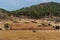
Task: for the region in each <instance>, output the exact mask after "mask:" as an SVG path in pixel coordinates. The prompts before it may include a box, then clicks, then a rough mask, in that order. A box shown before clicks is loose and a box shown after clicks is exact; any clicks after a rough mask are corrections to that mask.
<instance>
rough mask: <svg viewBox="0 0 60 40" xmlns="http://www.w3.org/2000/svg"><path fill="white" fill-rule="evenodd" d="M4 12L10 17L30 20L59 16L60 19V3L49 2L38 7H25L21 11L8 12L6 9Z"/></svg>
mask: <svg viewBox="0 0 60 40" xmlns="http://www.w3.org/2000/svg"><path fill="white" fill-rule="evenodd" d="M1 10H2V12H3V13H5V14H8V15H9V16H11V15H13V16H16V17H21V16H25V17H30V18H37V19H39V18H44V17H46V16H47V17H53V16H58V17H60V3H57V2H47V3H40V4H37V5H32V6H30V7H25V8H22V9H19V10H14V11H7V10H4V9H0V11H1Z"/></svg>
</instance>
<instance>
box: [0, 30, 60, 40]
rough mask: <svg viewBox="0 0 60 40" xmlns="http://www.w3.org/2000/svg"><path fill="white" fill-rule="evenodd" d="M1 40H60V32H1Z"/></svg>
mask: <svg viewBox="0 0 60 40" xmlns="http://www.w3.org/2000/svg"><path fill="white" fill-rule="evenodd" d="M0 40H60V31H59V30H55V31H54V30H36V32H33V31H32V30H20V31H0Z"/></svg>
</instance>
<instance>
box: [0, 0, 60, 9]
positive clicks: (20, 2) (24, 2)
mask: <svg viewBox="0 0 60 40" xmlns="http://www.w3.org/2000/svg"><path fill="white" fill-rule="evenodd" d="M50 1H53V2H60V0H0V8H4V9H6V10H17V9H20V8H23V7H27V6H31V5H35V4H39V3H43V2H50Z"/></svg>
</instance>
